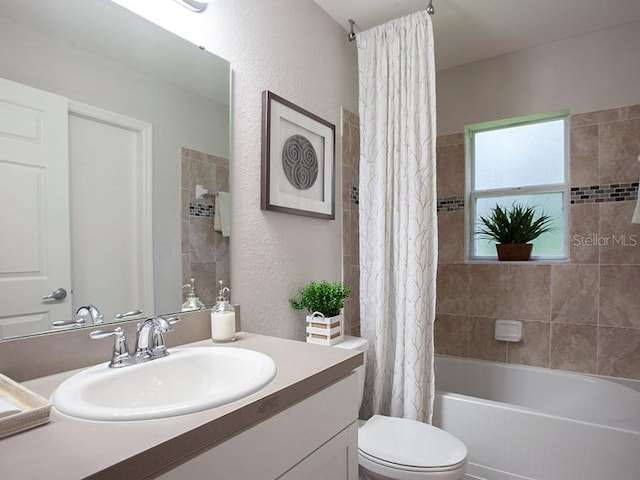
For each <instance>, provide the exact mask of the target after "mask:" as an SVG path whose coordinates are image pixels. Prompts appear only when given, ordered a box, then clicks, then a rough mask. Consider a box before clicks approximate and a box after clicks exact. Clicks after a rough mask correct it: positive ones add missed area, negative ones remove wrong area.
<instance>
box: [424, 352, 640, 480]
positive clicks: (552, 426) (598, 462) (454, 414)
mask: <svg viewBox="0 0 640 480" xmlns="http://www.w3.org/2000/svg"><path fill="white" fill-rule="evenodd" d="M435 374H436V399H435V404H434V417H433V423H434V425H437V426H439V427H441V428H443V429H444V430H446V431H448V432H450V433H452V434H453V435H455V436H456V437H458V438H459V439H460V440H462V441H463V442H464V443H465V444H466V446H467V449H468V451H469V456H468V458H469V463H468V467H467V477H466V478H467V479H469V480H470V479H474V480H475V479H484V480H530V479H537V480H640V382H637V381H633V380H630V381H626V380H625V381H624V383H619V382H618V381H617V380H616V381H614V380H613V379H608V378H606V377H597V376H590V375H582V374H576V373H571V372H565V371H562V370H550V369H546V368H537V367H527V366H521V365H513V364H505V363H499V362H488V361H483V360H473V359H466V358H459V357H449V356H445V355H436V361H435Z"/></svg>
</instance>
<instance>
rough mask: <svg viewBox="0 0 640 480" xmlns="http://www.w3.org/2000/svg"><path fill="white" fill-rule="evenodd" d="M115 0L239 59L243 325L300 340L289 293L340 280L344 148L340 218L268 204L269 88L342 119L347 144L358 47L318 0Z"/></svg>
mask: <svg viewBox="0 0 640 480" xmlns="http://www.w3.org/2000/svg"><path fill="white" fill-rule="evenodd" d="M114 1H116V2H117V3H119V4H121V5H124V6H126V7H127V8H130V9H132V10H134V11H136V12H138V13H140V14H142V15H144V16H145V17H147V18H149V19H151V20H153V21H154V22H156V23H158V24H159V25H162V26H164V27H165V28H167V29H168V30H171V31H173V32H175V33H177V34H178V35H180V36H182V37H184V38H187V39H188V40H190V41H192V42H193V43H195V44H197V45H202V46H204V47H206V48H207V50H209V51H211V52H213V53H215V54H217V55H219V56H221V57H222V58H224V59H226V60H228V61H230V62H231V69H232V70H233V87H232V89H233V127H232V143H231V145H232V162H231V193H232V221H231V230H232V233H231V272H232V273H231V278H232V283H231V298H232V301H233V302H237V303H240V304H241V305H242V322H243V328H244V329H245V330H249V331H253V332H258V333H265V334H269V335H276V336H282V337H288V338H298V339H302V338H303V336H304V334H303V332H304V322H303V318H304V317H303V314H302V313H301V312H294V311H292V310H291V309H290V308H289V305H288V299H289V297H291V296H293V295H295V294H296V293H297V290H298V288H299V287H300V286H302V285H303V284H304V283H306V282H308V281H310V280H318V279H326V280H340V279H341V277H342V272H341V270H342V267H341V255H342V229H341V227H342V225H341V224H342V214H341V210H342V206H341V194H340V184H341V178H340V171H341V168H340V165H341V163H340V162H341V159H340V156H339V152H340V148H336V169H335V170H336V173H337V176H336V220H335V221H327V220H319V219H313V218H307V217H301V216H294V215H286V214H282V213H274V212H264V211H261V210H260V164H261V156H260V155H261V153H260V148H261V114H262V106H261V101H262V99H261V94H262V91H263V90H271V91H272V92H274V93H276V94H277V95H280V96H282V97H284V98H286V99H287V100H290V101H292V102H293V103H295V104H297V105H299V106H301V107H302V108H304V109H306V110H309V111H311V112H313V113H315V114H317V115H319V116H321V117H322V118H324V119H326V120H328V121H330V122H331V123H333V124H335V125H336V137H337V138H336V145H337V146H339V145H340V137H339V135H340V131H339V124H340V121H339V120H340V106H345V107H346V108H348V109H349V110H351V111H354V112H356V111H357V108H358V103H357V102H358V94H357V88H358V87H357V83H358V79H357V58H356V46H355V44H353V43H349V42H348V41H347V39H346V33H345V30H344V29H343V28H341V27H340V26H339V25H338V24H336V23H335V22H334V21H333V20H332V19H331V18H330V17H329V16H328V15H326V14H325V13H324V11H323V10H321V9H320V7H318V6H317V5H316V4H315V3H313V2H312V1H311V0H268V1H265V0H216V1H215V2H213V3H212V4H211V5H210V6H209V8H208V9H207V10H206V11H205V12H204V13H200V14H195V13H189V12H188V11H187V10H186V9H184V8H182V7H179V6H178V5H177V4H176V3H175V2H173V1H171V0H161V1H158V0H136V1H135V2H134V1H133V0H114ZM346 20H347V19H345V22H346Z"/></svg>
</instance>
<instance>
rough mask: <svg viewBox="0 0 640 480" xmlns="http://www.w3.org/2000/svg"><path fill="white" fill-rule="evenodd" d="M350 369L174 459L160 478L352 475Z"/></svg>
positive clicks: (313, 479) (297, 479)
mask: <svg viewBox="0 0 640 480" xmlns="http://www.w3.org/2000/svg"><path fill="white" fill-rule="evenodd" d="M357 401H358V383H357V379H356V375H355V374H354V373H351V374H349V375H348V376H346V377H343V378H342V379H341V380H338V381H336V382H334V383H333V384H330V385H329V386H327V387H326V388H324V389H322V390H320V391H318V392H316V393H314V394H312V395H310V396H308V397H306V398H304V399H302V400H300V401H299V402H297V403H295V404H294V405H292V406H290V407H288V408H286V409H284V410H282V411H280V412H278V413H276V414H274V415H273V416H271V417H269V418H267V419H266V420H263V421H262V422H260V423H258V424H256V425H253V426H251V427H249V428H247V429H245V430H243V431H241V432H239V433H237V434H235V435H233V436H231V437H229V438H228V439H226V440H225V441H223V442H222V443H219V444H217V445H214V446H212V447H209V448H208V449H205V450H203V451H200V452H198V453H195V454H194V455H192V456H191V457H190V458H188V459H186V460H185V461H183V462H181V463H179V464H174V465H173V466H172V467H170V468H169V469H166V470H165V471H164V472H162V473H161V474H160V475H158V476H157V477H156V478H160V479H162V480H182V479H185V478H199V479H220V480H227V479H234V480H236V479H237V480H263V479H264V480H272V479H273V480H275V479H281V480H303V479H304V480H307V479H309V480H357V478H358V426H357V417H358V407H359V405H357Z"/></svg>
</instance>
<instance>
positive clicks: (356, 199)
mask: <svg viewBox="0 0 640 480" xmlns="http://www.w3.org/2000/svg"><path fill="white" fill-rule="evenodd" d="M349 200H350V201H351V203H353V204H354V205H360V190H358V187H356V186H354V185H349Z"/></svg>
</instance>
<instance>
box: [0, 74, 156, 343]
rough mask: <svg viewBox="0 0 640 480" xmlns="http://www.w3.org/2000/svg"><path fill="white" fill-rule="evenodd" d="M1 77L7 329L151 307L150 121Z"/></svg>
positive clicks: (1, 304)
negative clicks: (94, 311)
mask: <svg viewBox="0 0 640 480" xmlns="http://www.w3.org/2000/svg"><path fill="white" fill-rule="evenodd" d="M0 81H1V83H0V92H1V93H0V98H1V99H2V100H0V105H1V106H0V190H1V191H0V205H1V206H2V208H1V209H0V210H1V213H0V215H1V217H0V224H1V225H2V226H3V229H4V228H6V229H7V230H6V233H8V232H11V235H8V234H6V233H5V235H1V236H0V237H2V238H0V285H1V288H0V338H11V337H14V336H21V335H28V334H33V333H38V332H42V331H49V330H51V328H52V324H53V323H54V322H59V321H69V320H73V319H75V312H76V311H77V309H78V308H79V307H81V306H84V305H89V304H92V305H95V306H97V307H98V309H99V310H100V313H102V314H103V315H104V318H105V321H110V320H113V319H114V317H115V316H116V315H117V314H118V313H121V314H122V313H126V312H130V311H132V310H142V311H143V312H145V311H146V312H152V311H153V264H152V252H151V235H152V234H151V191H150V189H151V187H150V184H151V125H150V124H148V123H146V122H142V121H140V120H137V119H133V118H130V117H125V116H122V115H119V114H116V113H113V112H109V111H106V110H102V109H98V108H94V107H90V106H87V105H83V104H79V103H76V102H73V101H68V100H67V99H65V98H63V97H59V96H56V95H52V94H49V93H47V92H43V91H41V90H36V89H33V88H30V87H26V86H24V85H20V84H17V83H14V82H10V81H7V80H4V79H0ZM51 105H54V106H55V110H54V111H53V113H50V110H52V108H53V107H51ZM69 179H70V180H69ZM69 205H71V206H72V209H71V210H69ZM70 245H71V247H72V248H71V249H70ZM70 251H71V252H72V254H71V255H70V253H69V252H70ZM114 286H117V287H116V288H114ZM57 288H64V289H65V290H66V291H67V292H68V295H67V296H66V298H64V299H61V300H55V299H50V300H43V299H42V297H43V296H44V295H46V294H47V293H51V292H50V291H53V290H55V289H57ZM63 328H73V326H71V327H69V326H67V327H63Z"/></svg>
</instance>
